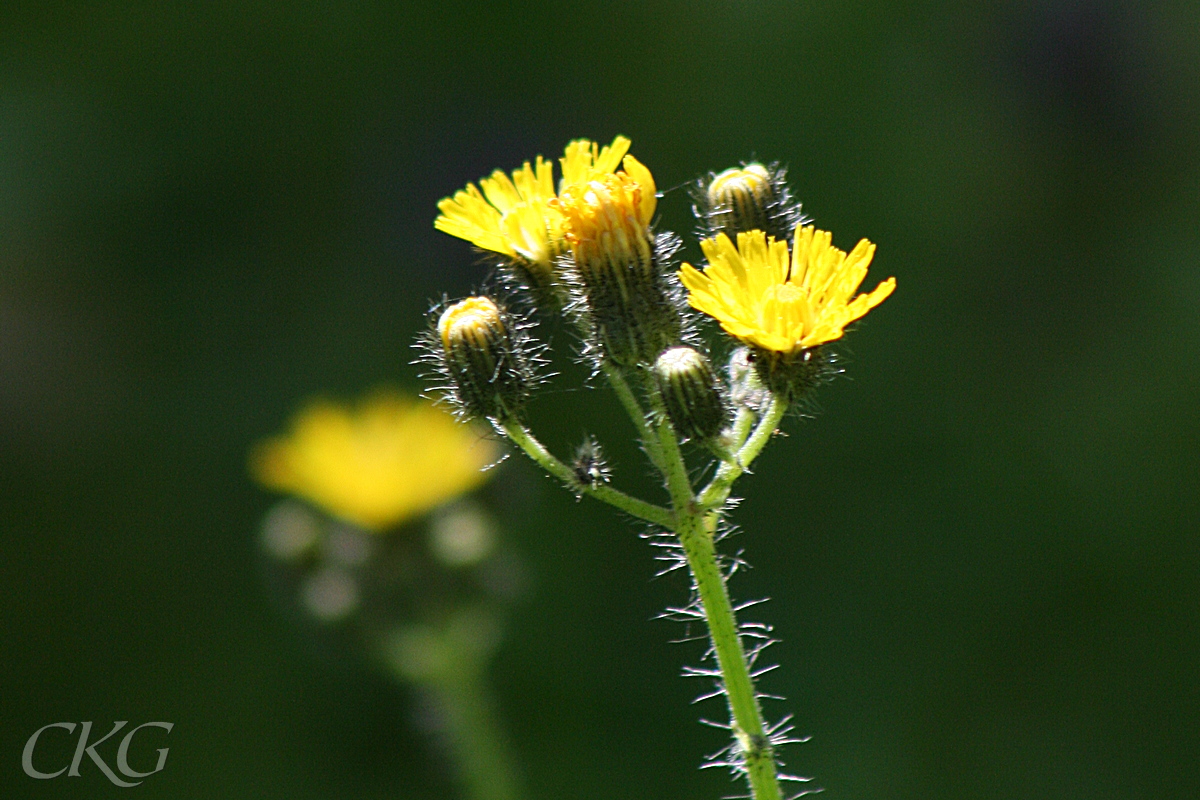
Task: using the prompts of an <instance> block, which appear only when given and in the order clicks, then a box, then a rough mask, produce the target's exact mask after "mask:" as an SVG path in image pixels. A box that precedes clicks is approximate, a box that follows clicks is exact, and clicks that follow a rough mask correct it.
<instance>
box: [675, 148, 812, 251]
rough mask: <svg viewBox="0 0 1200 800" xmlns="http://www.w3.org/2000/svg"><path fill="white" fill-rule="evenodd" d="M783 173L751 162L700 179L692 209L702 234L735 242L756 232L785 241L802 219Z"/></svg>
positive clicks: (773, 167) (776, 168) (777, 169)
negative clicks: (763, 232) (719, 235)
mask: <svg viewBox="0 0 1200 800" xmlns="http://www.w3.org/2000/svg"><path fill="white" fill-rule="evenodd" d="M784 174H785V170H783V169H782V168H778V167H776V166H774V165H772V166H771V167H765V166H763V165H762V164H759V163H757V162H752V163H750V164H743V165H742V166H741V167H733V168H731V169H727V170H725V171H724V172H722V173H720V174H710V175H709V176H708V178H707V179H701V181H700V184H699V187H698V189H697V191H694V192H693V196H694V198H695V200H696V204H695V206H694V209H693V210H694V211H695V213H696V216H697V217H698V218H699V219H700V222H701V224H702V226H703V234H704V235H705V236H707V237H715V236H716V235H717V234H719V233H724V234H725V235H726V236H728V237H729V238H730V239H732V240H734V241H736V240H737V235H738V233H742V232H745V231H754V230H759V231H765V232H766V233H767V234H768V235H770V236H773V237H775V238H776V239H779V240H781V241H782V240H784V239H787V238H788V237H789V236H791V234H792V231H793V230H794V229H795V227H796V224H797V223H798V222H799V221H800V219H801V216H800V205H799V204H798V203H794V202H793V201H792V199H791V195H790V193H789V192H788V188H787V183H786V181H785V179H784Z"/></svg>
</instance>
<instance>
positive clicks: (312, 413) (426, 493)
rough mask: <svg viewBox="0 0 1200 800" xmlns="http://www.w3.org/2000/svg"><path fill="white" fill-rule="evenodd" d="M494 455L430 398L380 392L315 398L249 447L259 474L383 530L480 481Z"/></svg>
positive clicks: (265, 482)
mask: <svg viewBox="0 0 1200 800" xmlns="http://www.w3.org/2000/svg"><path fill="white" fill-rule="evenodd" d="M495 456H496V450H495V446H494V445H493V443H492V442H490V441H489V440H487V439H483V438H482V437H481V436H480V434H479V432H478V431H477V430H475V429H474V428H472V427H471V426H468V425H463V424H461V423H459V422H457V421H455V420H454V418H453V417H451V416H450V415H449V414H448V413H446V412H445V411H443V410H441V409H440V408H437V407H436V406H434V405H433V404H432V403H430V402H429V401H426V400H421V399H418V398H415V397H409V396H405V395H401V394H398V393H393V392H380V393H377V394H374V395H372V396H370V397H368V398H366V399H365V400H364V401H362V402H361V403H359V405H358V407H357V408H349V407H347V406H343V405H339V404H336V403H332V402H329V401H325V400H318V401H315V402H313V403H311V404H310V405H308V406H307V407H306V408H304V409H303V410H302V411H300V412H299V413H298V414H296V416H295V417H294V418H293V419H292V423H291V430H290V431H288V433H286V434H284V435H282V436H279V437H276V438H273V439H269V440H267V441H265V442H262V443H260V444H259V445H258V446H257V447H256V448H255V449H254V451H253V452H252V453H251V458H250V469H251V472H252V473H253V474H254V477H255V478H256V479H257V480H258V481H259V482H260V483H262V484H263V485H264V486H267V487H269V488H271V489H277V490H279V491H282V492H287V493H290V494H295V495H298V496H300V497H303V498H305V499H307V500H309V501H311V502H312V503H314V504H316V505H317V506H320V507H321V508H323V509H324V510H326V511H328V512H329V513H330V514H333V515H334V516H338V517H341V518H343V519H345V520H348V521H350V522H353V523H355V524H357V525H361V526H362V527H364V528H367V529H369V530H382V529H385V528H388V527H391V526H393V525H395V524H397V523H400V522H403V521H404V520H406V519H408V518H410V517H413V516H415V515H418V514H421V513H423V512H425V511H429V510H431V509H433V508H435V507H436V506H439V505H441V504H442V503H444V502H446V501H447V500H450V499H452V498H454V497H456V496H458V495H460V494H463V493H465V492H467V491H469V490H471V489H473V488H475V487H476V486H478V485H479V484H481V483H483V481H485V480H486V479H487V477H488V476H489V475H490V474H491V473H488V472H484V471H482V470H483V468H484V467H486V466H487V465H488V464H489V463H491V462H492V461H493V460H494V458H495Z"/></svg>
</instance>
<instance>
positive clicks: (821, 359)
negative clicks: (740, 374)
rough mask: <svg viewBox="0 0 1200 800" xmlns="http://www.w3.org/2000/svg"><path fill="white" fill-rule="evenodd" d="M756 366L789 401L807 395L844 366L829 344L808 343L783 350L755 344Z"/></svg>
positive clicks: (766, 382) (769, 385)
mask: <svg viewBox="0 0 1200 800" xmlns="http://www.w3.org/2000/svg"><path fill="white" fill-rule="evenodd" d="M752 352H753V357H754V366H755V369H756V371H757V372H758V377H759V378H760V379H761V380H762V382H763V384H764V385H766V387H767V388H768V389H769V390H770V391H771V392H772V393H773V394H775V395H776V396H777V397H779V398H781V399H782V400H784V401H786V402H788V403H794V402H796V401H797V400H802V399H804V398H805V397H806V396H807V395H808V394H809V393H811V392H812V390H813V389H815V388H816V387H818V386H820V385H821V384H822V383H825V382H826V381H828V380H829V379H830V378H832V377H833V376H834V375H836V374H837V373H838V372H839V371H840V370H839V369H838V368H837V367H836V366H834V355H833V353H831V352H830V351H829V350H828V348H825V347H820V346H817V347H806V348H803V349H801V350H793V351H790V352H780V351H778V350H767V349H765V348H761V347H755V348H753V351H752Z"/></svg>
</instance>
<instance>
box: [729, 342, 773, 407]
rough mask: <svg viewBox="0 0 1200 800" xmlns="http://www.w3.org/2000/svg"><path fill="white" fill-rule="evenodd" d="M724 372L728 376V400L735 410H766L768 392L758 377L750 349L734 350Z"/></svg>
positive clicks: (768, 397) (740, 348)
mask: <svg viewBox="0 0 1200 800" xmlns="http://www.w3.org/2000/svg"><path fill="white" fill-rule="evenodd" d="M726 370H727V372H728V374H729V400H730V402H732V403H733V405H734V407H735V408H738V407H743V406H744V407H746V408H748V409H750V410H751V411H762V410H763V409H764V408H766V406H767V400H768V399H770V392H769V391H768V390H767V387H765V386H763V382H762V380H761V379H760V378H759V376H758V372H757V370H756V369H755V367H754V356H753V354H752V353H751V351H750V348H748V347H739V348H737V349H736V350H734V351H733V354H732V355H730V356H729V365H728V366H727V367H726Z"/></svg>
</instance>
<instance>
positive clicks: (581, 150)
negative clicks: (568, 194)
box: [558, 136, 630, 192]
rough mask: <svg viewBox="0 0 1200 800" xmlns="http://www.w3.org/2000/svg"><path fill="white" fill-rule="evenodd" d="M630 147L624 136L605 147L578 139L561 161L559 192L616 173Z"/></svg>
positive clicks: (567, 149)
mask: <svg viewBox="0 0 1200 800" xmlns="http://www.w3.org/2000/svg"><path fill="white" fill-rule="evenodd" d="M629 145H630V141H629V139H627V138H625V137H624V136H618V137H617V138H615V139H613V143H612V144H610V145H605V146H604V147H600V145H598V144H596V143H595V142H592V141H589V140H587V139H576V140H575V141H573V142H571V143H570V144H568V145H567V148H566V151H565V152H564V154H563V157H562V158H560V159H559V161H560V162H561V163H562V181H561V182H560V184H559V187H558V188H559V192H562V190H564V189H566V188H567V187H568V186H571V185H573V184H577V183H584V182H586V181H590V180H592V179H593V178H596V177H598V176H600V175H605V174H608V173H610V172H615V171H616V169H617V167H618V166H620V164H621V159H622V158H624V157H625V154H626V153H628V152H629Z"/></svg>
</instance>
